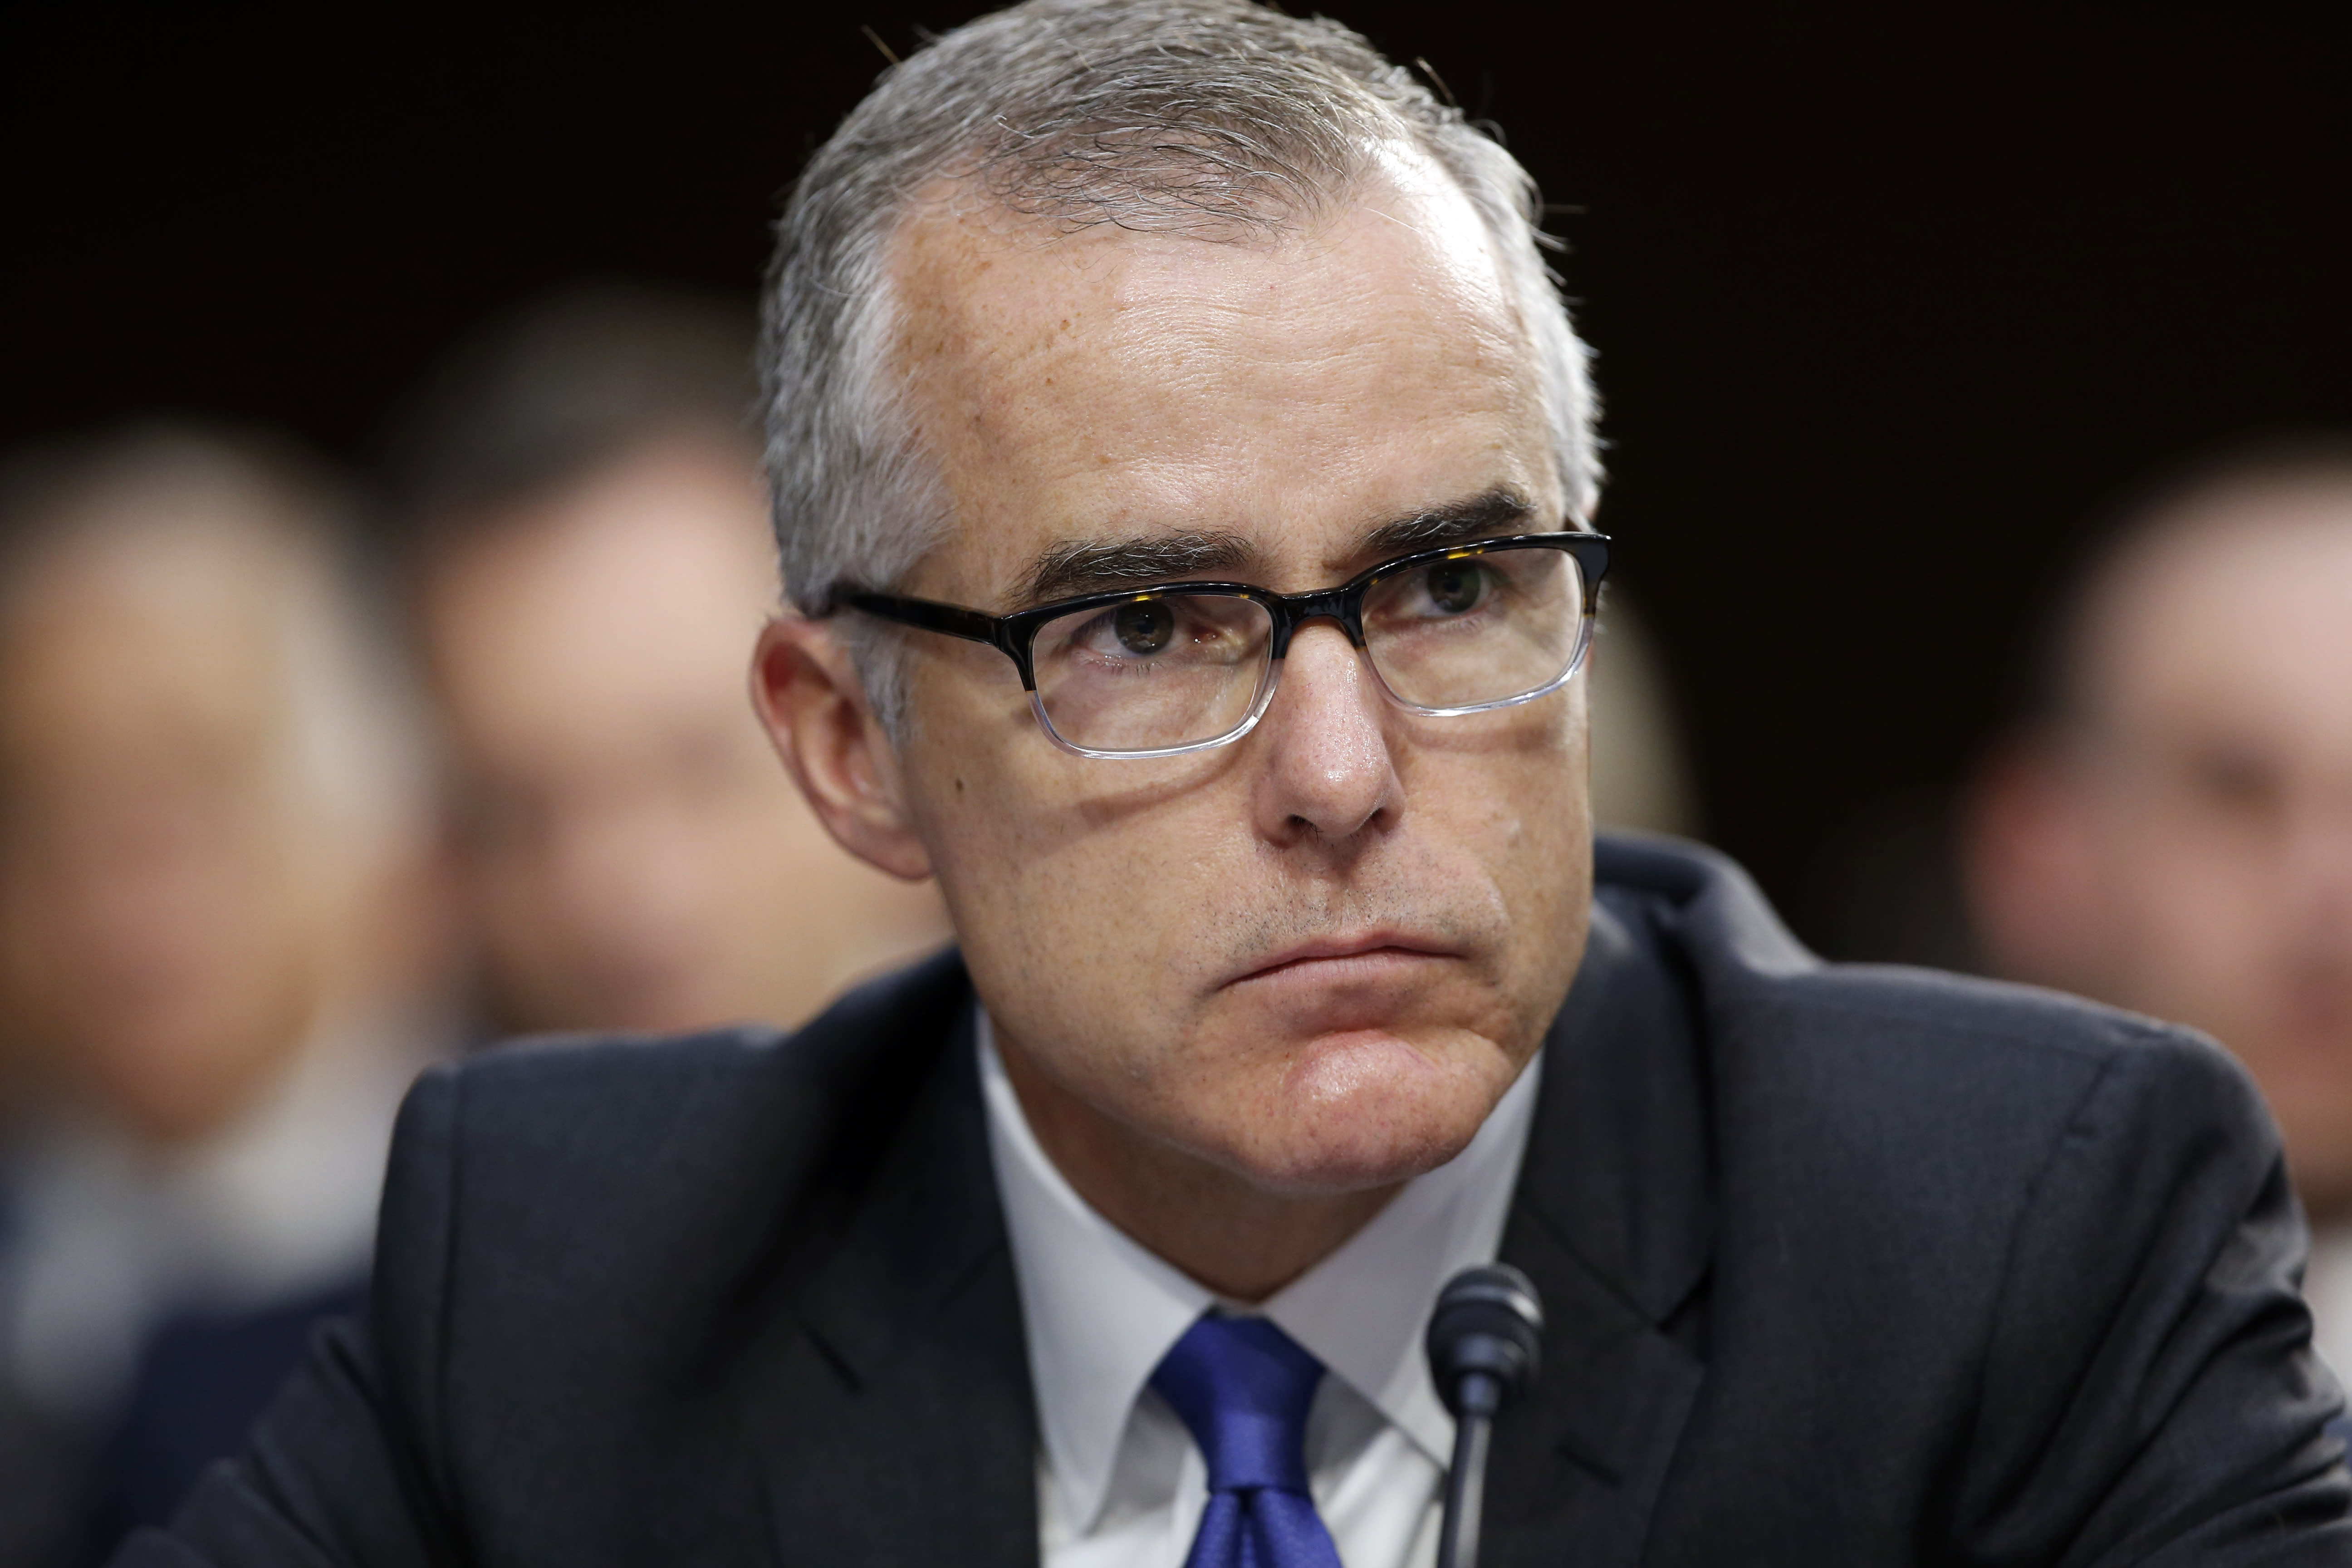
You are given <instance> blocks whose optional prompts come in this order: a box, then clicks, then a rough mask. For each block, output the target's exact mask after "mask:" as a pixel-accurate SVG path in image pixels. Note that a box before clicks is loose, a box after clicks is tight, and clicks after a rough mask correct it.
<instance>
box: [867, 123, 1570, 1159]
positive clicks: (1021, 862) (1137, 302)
mask: <svg viewBox="0 0 2352 1568" xmlns="http://www.w3.org/2000/svg"><path fill="white" fill-rule="evenodd" d="M896 278H897V283H898V289H899V298H900V300H901V301H902V303H903V305H904V307H905V319H904V326H903V335H902V337H901V339H900V342H899V345H898V347H899V353H900V356H901V365H902V367H903V369H904V371H905V373H906V374H908V378H909V384H910V391H911V394H912V404H913V409H914V415H915V417H916V419H917V421H918V423H919V437H920V440H921V442H922V443H923V446H924V449H925V450H926V451H927V452H928V453H929V454H930V455H931V456H932V458H934V460H935V461H936V462H937V463H938V464H939V467H940V471H941V474H942V477H943V479H944V480H945V483H946V486H947V489H948V492H949V497H950V504H951V507H952V513H953V516H954V518H955V527H954V530H953V532H952V535H951V537H950V539H949V540H948V541H947V542H945V543H944V544H943V545H942V546H941V547H940V549H938V550H937V551H936V552H934V553H932V554H931V555H930V556H929V557H928V558H927V559H926V560H925V561H924V563H922V565H921V566H920V567H919V569H918V571H917V572H916V573H915V574H914V575H913V577H912V578H911V580H910V581H909V582H908V584H907V587H908V591H909V592H912V593H915V594H918V595H924V596H926V597H931V598H937V599H944V600H949V601H952V602H955V603H959V604H964V605H975V606H980V607H983V608H987V609H990V610H993V611H998V612H1003V611H1008V610H1011V609H1013V608H1016V607H1019V606H1021V605H1024V604H1026V603H1031V602H1034V594H1033V591H1032V589H1031V586H1030V585H1031V584H1033V583H1034V578H1035V575H1036V574H1037V572H1038V568H1039V566H1040V564H1041V563H1047V562H1050V561H1052V560H1055V559H1056V558H1057V557H1061V558H1066V557H1067V555H1068V553H1069V551H1070V548H1071V547H1072V546H1074V545H1086V546H1102V547H1107V548H1106V550H1105V551H1104V552H1103V553H1102V554H1101V555H1096V556H1094V557H1092V559H1095V560H1097V561H1098V562H1099V561H1100V560H1102V559H1103V555H1108V557H1110V558H1111V561H1112V563H1113V564H1116V563H1117V560H1118V555H1119V553H1120V552H1122V551H1126V552H1129V556H1130V558H1133V557H1136V556H1142V557H1146V558H1148V557H1149V554H1150V547H1151V545H1152V543H1153V542H1155V541H1157V542H1163V543H1164V542H1166V541H1168V540H1170V539H1171V537H1175V536H1185V535H1192V536H1197V535H1203V534H1212V535H1219V536H1228V537H1226V538H1225V539H1224V542H1223V543H1222V544H1221V545H1220V546H1219V549H1220V551H1221V552H1222V555H1223V558H1222V559H1221V561H1220V563H1219V564H1218V566H1217V568H1216V569H1215V570H1214V571H1213V572H1205V573H1204V572H1201V571H1197V570H1195V571H1192V572H1182V573H1175V574H1172V575H1177V576H1202V575H1211V576H1218V577H1239V578H1243V579H1246V580H1248V581H1252V582H1255V583H1258V584H1263V585H1265V586H1268V587H1272V588H1275V589H1278V590H1283V591H1287V592H1297V591H1302V590H1307V589H1313V588H1320V587H1326V586H1328V585H1331V584H1337V583H1339V582H1341V581H1343V580H1345V579H1347V578H1348V577H1349V576H1351V575H1352V574H1355V573H1357V572H1359V571H1360V570H1362V569H1363V568H1364V567H1366V566H1368V565H1370V564H1372V563H1374V562H1375V561H1377V560H1380V559H1382V558H1384V557H1386V556H1388V555H1392V554H1395V553H1399V550H1398V548H1397V547H1396V546H1395V545H1393V544H1390V545H1387V546H1383V545H1381V543H1380V542H1379V541H1378V539H1377V538H1376V534H1377V532H1378V531H1379V530H1381V528H1382V526H1383V525H1393V524H1396V523H1399V522H1402V521H1410V520H1413V519H1416V518H1421V517H1424V516H1427V515H1430V514H1433V513H1437V512H1442V511H1445V510H1449V509H1455V508H1466V507H1467V506H1469V505H1470V504H1471V503H1475V502H1478V501H1480V500H1488V499H1491V498H1495V497H1497V496H1513V497H1517V498H1518V499H1519V500H1523V501H1524V502H1525V503H1526V510H1525V514H1524V516H1523V517H1520V518H1518V519H1517V520H1516V521H1505V522H1502V523H1498V524H1497V525H1496V527H1495V528H1494V529H1493V530H1492V531H1493V532H1496V533H1504V532H1519V531H1537V530H1546V529H1554V528H1559V527H1561V526H1563V525H1564V519H1563V515H1562V508H1563V502H1562V499H1561V491H1560V488H1559V479H1558V476H1557V470H1556V466H1555V460H1554V456H1553V451H1552V446H1551V437H1550V432H1549V426H1548V424H1547V421H1546V418H1545V416H1544V411H1543V408H1542V405H1541V403H1540V401H1539V395H1538V391H1537V387H1536V382H1535V376H1534V372H1533V367H1532V365H1531V363H1530V362H1529V355H1528V352H1527V350H1526V348H1525V346H1524V338H1523V335H1522V334H1521V333H1520V332H1519V331H1518V330H1517V327H1516V326H1515V324H1514V320H1513V315H1512V312H1511V310H1510V307H1509V304H1508V301H1507V298H1506V296H1505V293H1504V291H1503V289H1502V287H1501V285H1500V283H1499V281H1498V279H1497V277H1496V267H1495V264H1494V261H1493V258H1492V257H1491V256H1490V254H1489V252H1488V250H1487V248H1486V239H1485V237H1484V234H1483V231H1482V228H1481V226H1480V225H1479V223H1478V220H1477V218H1476V216H1475V213H1474V212H1473V211H1472V210H1471V208H1470V207H1469V205H1468V204H1467V203H1466V202H1465V200H1464V199H1463V198H1462V197H1461V196H1460V195H1459V194H1458V193H1456V192H1454V191H1453V190H1451V189H1450V188H1448V187H1446V186H1444V184H1441V183H1440V182H1438V181H1436V180H1435V179H1434V178H1433V177H1431V176H1429V175H1427V174H1425V173H1424V172H1422V171H1419V170H1415V169H1410V168H1407V169H1402V170H1401V171H1399V172H1398V173H1397V174H1396V175H1395V176H1394V178H1393V180H1392V181H1391V184H1389V185H1387V186H1385V187H1381V188H1377V189H1374V190H1372V191H1370V192H1369V193H1367V194H1365V195H1363V196H1361V197H1360V199H1359V200H1357V201H1355V202H1354V203H1352V204H1351V205H1349V206H1348V207H1347V208H1346V209H1345V210H1343V211H1341V212H1339V213H1338V214H1337V215H1335V216H1331V217H1329V218H1328V220H1325V221H1320V222H1318V223H1317V224H1315V225H1313V226H1311V227H1309V228H1308V229H1307V231H1306V232H1304V233H1299V234H1294V235H1291V236H1288V237H1284V238H1282V239H1280V240H1279V241H1278V242H1268V243H1244V244H1213V243H1206V242H1202V241H1201V240H1197V239H1192V238H1186V237H1172V236H1152V235H1137V234H1132V233H1129V232H1125V231H1122V230H1118V229H1113V228H1107V229H1103V230H1099V231H1095V232H1091V233H1087V234H1083V235H1079V236H1076V237H1058V238H1057V237H1050V236H1045V235H1041V234H1040V233H1039V232H1038V231H1037V230H1035V229H1034V228H1030V227H1025V226H1020V225H1018V224H1015V223H1013V222H1010V221H1007V220H1001V219H992V218H991V217H989V216H987V215H986V214H984V213H982V214H975V213H974V212H972V211H971V210H970V208H969V206H968V205H959V204H957V203H954V202H952V201H948V202H943V203H941V204H940V205H939V206H937V207H936V208H933V209H929V210H927V211H926V212H924V213H923V214H921V215H919V216H918V217H917V218H916V219H915V220H913V221H912V223H911V224H910V226H909V227H908V230H907V231H905V233H904V234H903V235H902V237H901V241H900V245H899V248H898V253H897V258H896ZM1095 585H1097V584H1095V583H1092V582H1087V581H1081V580H1065V581H1063V582H1062V583H1060V584H1056V585H1055V587H1054V588H1053V589H1052V590H1050V591H1049V592H1048V593H1047V594H1046V595H1045V596H1046V597H1053V596H1063V595H1069V594H1072V593H1076V592H1083V591H1086V590H1087V588H1089V587H1092V586H1095ZM907 647H908V672H909V674H908V679H909V691H910V709H909V718H910V723H909V726H908V731H907V740H906V742H905V744H904V747H903V749H902V752H901V755H900V759H899V770H900V773H901V777H902V787H903V791H904V795H905V805H906V809H907V811H908V814H909V816H911V818H912V820H913V822H914V826H915V828H916V831H917V832H918V834H919V837H920V840H921V842H922V844H923V846H924V847H925V849H926V850H927V852H928V855H929V859H930V861H931V863H932V865H933V867H934V868H935V869H936V870H937V872H938V875H939V877H940V882H941V885H942V887H943V889H944V890H945V892H946V895H947V898H948V900H949V904H950V909H951V910H952V912H953V914H954V917H955V924H956V929H957V931H958V933H959V936H960V938H961V942H962V944H963V952H964V954H965V958H966V961H967V962H968V963H969V964H970V966H971V973H972V976H973V979H974V981H975V983H976V984H977V985H978V987H979V990H980V993H981V994H982V998H983V999H984V1000H985V1002H986V1004H987V1005H988V1008H989V1011H990V1014H991V1016H992V1019H993V1020H994V1022H995V1024H996V1026H997V1028H998V1031H999V1034H1000V1038H1001V1039H1002V1041H1003V1048H1004V1049H1005V1051H1006V1054H1007V1056H1008V1058H1017V1059H1018V1061H1019V1062H1020V1063H1021V1064H1023V1066H1024V1068H1025V1069H1026V1070H1029V1071H1033V1072H1034V1074H1036V1075H1039V1076H1041V1077H1042V1078H1043V1079H1045V1080H1047V1081H1048V1082H1050V1083H1051V1084H1052V1085H1053V1086H1054V1087H1055V1089H1056V1090H1057V1091H1058V1092H1060V1093H1062V1094H1064V1095H1066V1096H1067V1097H1069V1098H1070V1099H1071V1100H1074V1101H1075V1102H1076V1103H1079V1104H1082V1105H1084V1106H1086V1107H1087V1108H1089V1109H1090V1110H1091V1112H1092V1113H1094V1114H1097V1115H1099V1116H1101V1117H1103V1118H1107V1119H1108V1121H1110V1122H1113V1123H1117V1124H1120V1125H1123V1126H1124V1127H1126V1128H1129V1129H1132V1130H1135V1131H1140V1132H1141V1133H1143V1134H1145V1135H1146V1136H1147V1137H1149V1138H1150V1139H1152V1140H1156V1141H1158V1142H1163V1143H1166V1144H1171V1145H1174V1146H1175V1147H1177V1148H1179V1149H1181V1150H1183V1151H1186V1152H1191V1153H1192V1154H1195V1155H1198V1156H1201V1157H1204V1158H1205V1159H1207V1160H1209V1161H1211V1162H1213V1163H1215V1164H1217V1165H1220V1166H1223V1167H1224V1168H1226V1169H1228V1170H1230V1171H1233V1172H1235V1173H1239V1174H1241V1175H1243V1176H1244V1178H1246V1179H1247V1180H1249V1181H1250V1182H1252V1183H1253V1184H1256V1185H1258V1186H1259V1187H1261V1188H1264V1189H1265V1190H1269V1191H1280V1192H1291V1193H1301V1194H1306V1193H1336V1192H1346V1191H1355V1190H1360V1189H1364V1188H1369V1187H1373V1186H1376V1185H1380V1184H1386V1183H1391V1182H1394V1181H1398V1180H1402V1179H1404V1178H1406V1177H1409V1176H1411V1175H1412V1174H1415V1173H1418V1172H1420V1171H1423V1170H1426V1169H1428V1168H1430V1167H1432V1166H1434V1165H1436V1164H1438V1163H1442V1162H1444V1160H1446V1159H1448V1158H1450V1157H1452V1155H1453V1154H1454V1153H1455V1152H1458V1151H1459V1150H1460V1149H1461V1148H1462V1147H1463V1145H1464V1144H1465V1143H1466V1142H1467V1141H1468V1140H1469V1138H1470V1137H1471V1136H1472V1134H1473V1133H1475V1131H1476V1130H1477V1128H1478V1126H1479V1125H1480V1123H1481V1122H1482V1121H1484V1119H1485V1117H1486V1113H1487V1112H1488V1111H1489V1110H1491V1109H1492V1107H1493V1105H1494V1103H1495V1101H1496V1099H1497V1098H1498V1097H1499V1096H1500V1095H1501V1093H1502V1091H1503V1090H1504V1089H1506V1088H1507V1087H1508V1086H1509V1084H1510V1083H1511V1081H1512V1080H1513V1079H1514V1078H1515V1077H1516V1076H1517V1072H1518V1071H1519V1069H1520V1068H1522V1067H1523V1066H1524V1065H1525V1064H1526V1063H1527V1061H1528V1058H1530V1057H1531V1056H1532V1054H1533V1053H1534V1051H1535V1049H1536V1047H1537V1046H1538V1043H1539V1040H1540V1037H1541V1035H1542V1032H1543V1030H1544V1028H1545V1027H1546V1026H1547V1025H1548V1024H1549V1020H1550V1018H1551V1016H1552V1015H1553V1013H1554V1012H1555V1011H1556V1010H1557V1008H1558V1006H1559V1003H1560V1001H1561V999H1562V997H1563V996H1564V995H1565V994H1566V991H1567V988H1568V985H1569V982H1570V978H1571V976H1572V975H1573V973H1574V970H1575V967H1576V964H1577V961H1578V959H1579V957H1580V952H1581V949H1582V945H1583V938H1584V932H1585V921H1586V918H1587V900H1588V898H1589V894H1590V887H1591V847H1590V829H1589V826H1588V821H1587V816H1586V808H1585V713H1584V698H1583V691H1582V683H1581V681H1579V682H1577V683H1576V684H1575V685H1574V686H1572V687H1571V688H1570V689H1568V690H1566V691H1563V692H1560V693H1556V694H1554V695H1552V696H1549V697H1547V698H1544V699H1541V700H1538V701H1535V702H1531V703H1527V704H1523V705H1521V706H1519V707H1517V708H1511V709H1506V710H1499V711H1496V712H1494V713H1489V714H1483V715H1476V716H1472V717H1467V718H1454V719H1428V718H1417V717H1413V716H1412V715H1409V714H1406V713H1404V712H1403V711H1402V710H1398V709H1397V708H1395V707H1393V706H1392V705H1391V704H1390V703H1389V702H1387V701H1386V700H1385V699H1384V698H1383V697H1382V696H1381V692H1380V690H1379V689H1378V687H1377V686H1376V684H1375V682H1374V679H1373V677H1372V676H1371V674H1370V671H1369V670H1368V669H1367V668H1365V667H1364V665H1363V663H1362V662H1361V660H1360V658H1359V656H1358V655H1357V654H1356V653H1355V652H1354V651H1353V650H1352V649H1351V648H1350V647H1349V643H1348V641H1347V638H1346V637H1345V635H1344V634H1343V633H1342V632H1341V631H1340V630H1339V628H1338V627H1337V626H1333V625H1331V624H1329V623H1317V624H1316V625H1313V626H1308V627H1307V628H1305V629H1304V630H1303V631H1302V632H1301V633H1300V634H1299V636H1298V637H1297V640H1296V641H1295V642H1294V643H1293V644H1292V647H1291V649H1290V653H1289V657H1288V659H1287V661H1286V668H1285V669H1284V671H1283V673H1282V677H1281V686H1280V689H1279V690H1278V691H1277V693H1276V696H1275V699H1274V701H1273V705H1272V707H1271V708H1270V709H1269V710H1267V712H1266V715H1265V720H1264V721H1263V722H1262V723H1261V724H1260V725H1259V726H1258V727H1257V729H1256V730H1255V731H1253V732H1252V733H1251V734H1249V735H1248V736H1246V737H1244V739H1243V740H1241V741H1240V742H1236V743H1234V744H1232V745H1229V746H1225V747H1222V748H1218V749H1215V750H1213V751H1209V752H1201V753H1196V754H1192V755H1186V756H1180V757H1174V758H1168V759H1161V760H1154V761H1100V760H1089V759H1085V758H1081V757H1077V756H1074V755H1071V754H1069V753H1066V752H1062V751H1060V750H1059V749H1057V748H1056V747H1055V746H1054V745H1053V744H1052V742H1050V741H1049V740H1048V739H1047V738H1046V736H1045V734H1044V733H1043V732H1042V731H1040V729H1039V727H1038V725H1037V723H1036V721H1035V720H1034V718H1033V716H1032V715H1031V712H1030V710H1029V708H1028V706H1027V703H1026V700H1025V698H1024V692H1023V690H1022V689H1021V685H1020V681H1019V679H1018V678H1017V676H1016V674H1015V672H1014V670H1013V666H1012V665H1011V663H1010V662H1009V661H1008V660H1006V659H1004V658H1003V657H1002V656H1000V655H998V654H997V653H995V652H993V651H992V650H991V649H988V648H985V647H980V646H978V645H971V644H964V643H961V642H957V641H953V640H950V639H947V638H943V637H929V636H922V635H913V636H910V637H908V638H907ZM1033 1114H1034V1111H1033Z"/></svg>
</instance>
